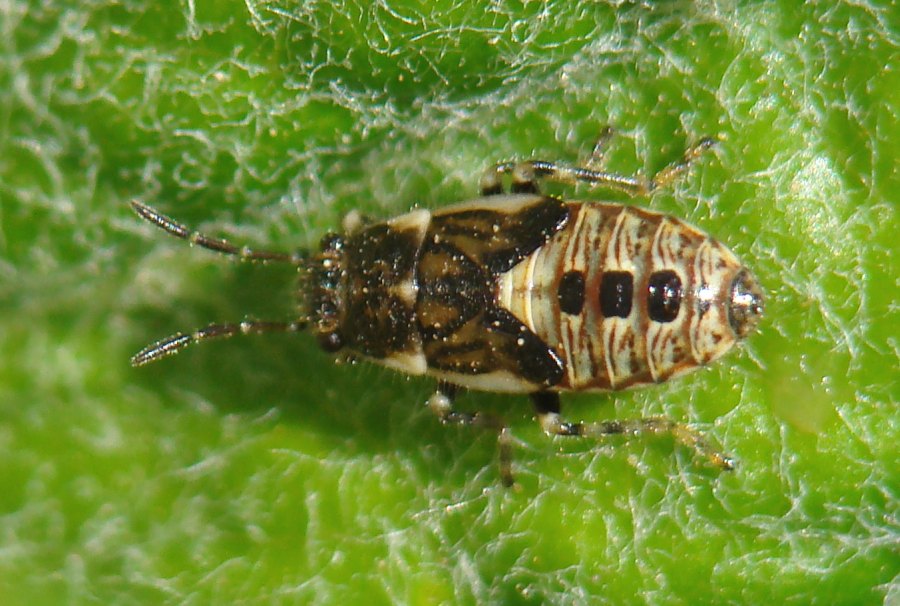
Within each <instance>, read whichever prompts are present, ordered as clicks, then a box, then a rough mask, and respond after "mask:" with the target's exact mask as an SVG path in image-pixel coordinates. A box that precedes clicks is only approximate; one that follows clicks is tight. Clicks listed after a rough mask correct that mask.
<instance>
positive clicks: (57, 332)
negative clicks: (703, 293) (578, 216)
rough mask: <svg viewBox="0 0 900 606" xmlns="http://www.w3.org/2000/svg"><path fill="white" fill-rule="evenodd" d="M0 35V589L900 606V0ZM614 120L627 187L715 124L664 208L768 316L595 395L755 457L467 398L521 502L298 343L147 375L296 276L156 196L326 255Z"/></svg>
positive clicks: (419, 416)
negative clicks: (566, 431)
mask: <svg viewBox="0 0 900 606" xmlns="http://www.w3.org/2000/svg"><path fill="white" fill-rule="evenodd" d="M0 24H2V37H3V38H2V43H0V44H2V64H0V461H2V463H0V602H2V603H3V604H44V603H62V602H66V603H84V604H110V603H115V604H141V603H160V602H164V603H190V604H207V603H219V604H227V603H273V602H274V603H311V602H312V601H313V600H314V599H315V600H316V601H317V602H318V603H335V604H338V603H339V604H347V603H357V602H363V601H364V602H365V603H367V604H388V603H409V604H439V603H453V602H458V603H476V602H477V603H509V604H518V603H522V604H541V603H546V602H550V603H604V602H606V603H652V604H703V603H710V604H723V603H755V604H760V603H766V602H772V603H785V602H794V603H810V602H813V601H818V602H819V603H830V604H872V603H881V602H882V601H886V602H888V603H894V604H897V603H900V555H898V551H897V546H898V541H900V530H898V525H900V522H898V518H900V512H898V491H900V478H898V468H900V465H898V460H900V454H898V439H900V431H898V425H900V424H898V415H897V405H898V400H900V388H898V373H900V371H898V343H900V328H898V327H900V317H898V316H900V313H898V304H897V295H896V293H897V292H898V290H897V289H898V286H900V284H898V275H900V270H898V265H897V250H898V240H897V203H898V191H900V179H898V173H897V171H898V169H897V158H898V141H900V133H898V108H900V103H898V96H900V76H898V65H900V52H898V14H897V9H896V7H893V8H891V5H890V3H882V4H881V5H879V4H876V3H873V2H853V3H851V2H818V3H816V2H813V3H808V4H804V5H803V6H801V5H800V3H792V2H791V3H788V2H784V3H781V2H746V3H741V2H727V1H722V2H698V3H689V2H668V3H659V4H658V5H654V6H647V5H641V6H635V5H630V4H621V5H618V6H617V5H615V4H612V5H606V4H594V3H590V2H568V1H546V2H508V3H507V2H462V1H460V0H454V1H452V2H443V1H439V2H414V1H411V0H394V1H392V2H378V3H372V4H371V5H370V4H368V3H360V2H358V1H357V0H343V1H341V0H334V1H329V2H288V1H287V0H272V1H262V2H260V1H258V0H247V1H246V2H236V1H232V2H224V1H222V2H218V1H213V0H188V1H185V2H179V3H176V2H160V3H156V2H138V1H132V0H125V1H119V2H108V1H106V0H97V1H95V2H90V3H88V2H82V3H77V2H69V3H65V2H61V1H57V2H46V3H37V2H22V1H20V0H11V1H8V2H4V3H2V5H0ZM607 123H612V124H614V125H616V126H617V127H618V128H619V130H620V131H621V136H620V137H619V138H618V139H616V141H615V143H614V145H613V148H612V154H611V159H610V163H611V167H612V168H614V169H617V170H621V171H623V172H633V171H635V170H638V169H640V170H643V171H644V172H652V171H654V170H657V169H659V168H660V167H662V166H664V165H665V164H666V163H668V162H669V161H671V160H672V159H674V158H676V157H677V156H678V155H679V154H680V152H681V151H682V150H683V149H684V147H685V146H686V145H687V144H689V143H690V142H692V141H696V140H697V139H698V138H699V137H700V136H702V135H706V134H712V135H716V136H718V137H719V138H720V139H721V141H722V143H721V145H720V146H719V147H718V149H717V150H716V151H715V152H714V153H712V154H710V155H708V156H706V157H705V158H704V159H703V160H702V161H701V162H699V163H698V165H697V167H696V169H695V170H694V171H693V172H692V174H691V175H690V176H689V177H688V178H686V179H684V180H682V181H681V182H679V183H678V184H677V185H676V186H674V187H673V188H669V189H668V190H666V191H663V192H660V193H658V194H657V195H654V196H653V198H652V200H636V203H639V204H645V205H649V206H651V207H652V208H654V209H658V210H662V211H666V212H671V213H673V214H676V215H678V216H680V217H683V218H685V219H686V220H688V221H690V222H691V223H694V224H696V225H698V226H699V227H701V228H702V229H704V230H706V231H708V232H710V233H712V234H714V235H716V236H717V237H719V238H720V239H721V240H723V241H724V242H725V243H726V244H728V245H729V246H731V247H732V248H733V249H734V250H735V252H736V253H737V254H738V255H739V256H740V257H741V258H742V259H744V261H745V262H746V263H747V264H748V265H750V266H751V267H752V268H753V269H754V271H755V272H756V274H757V275H758V276H759V278H760V280H761V282H762V283H763V285H764V287H765V289H766V291H767V294H768V299H767V303H768V305H767V316H766V318H765V320H764V323H763V324H762V326H761V330H760V332H759V334H757V335H755V336H753V337H752V338H751V339H750V340H749V341H748V342H747V344H746V346H745V347H743V348H741V349H740V351H738V352H737V353H735V354H732V355H731V356H729V357H728V358H726V359H725V360H723V361H722V362H721V363H718V364H717V365H715V366H713V367H712V368H710V369H709V370H706V371H703V372H700V373H697V374H695V375H692V376H691V377H689V378H686V379H682V380H679V381H676V382H673V383H671V384H666V385H662V386H659V387H656V388H653V389H647V390H642V391H636V392H629V393H624V394H616V395H615V396H613V395H588V396H585V395H580V396H573V397H570V398H568V399H567V402H568V406H567V411H568V413H569V415H570V416H571V417H573V418H586V419H607V418H628V417H634V416H640V415H667V416H669V417H671V418H675V419H683V420H689V421H691V422H692V423H694V424H695V425H696V427H698V428H700V429H702V430H703V431H705V432H708V433H709V434H710V435H711V436H713V437H714V438H715V440H717V441H718V442H720V443H722V444H723V445H724V446H725V449H726V450H727V451H728V452H729V453H732V454H734V455H735V456H736V457H737V458H738V459H739V461H740V467H739V468H738V470H737V471H736V472H735V473H732V474H719V473H717V472H715V471H713V470H710V469H707V468H706V467H704V466H703V465H702V464H701V463H699V462H698V461H696V460H695V459H694V458H693V457H692V455H691V453H690V452H688V451H686V450H685V449H683V448H681V447H678V446H676V445H674V444H673V443H672V441H671V440H666V439H657V440H632V441H630V442H627V443H625V442H622V441H620V440H610V441H609V442H606V443H604V444H601V445H595V444H591V443H587V442H581V441H577V440H568V441H566V440H564V439H557V440H551V439H548V438H546V437H545V436H543V434H541V432H540V431H539V430H538V428H537V427H536V424H534V423H533V422H532V421H531V412H530V407H529V405H528V403H527V400H526V399H525V398H521V397H502V396H498V395H493V394H470V395H467V396H465V397H464V398H462V399H461V402H460V405H461V406H462V407H463V408H466V409H470V410H476V409H487V410H492V411H495V412H499V413H502V414H504V416H506V418H507V419H508V421H509V422H510V423H511V424H512V427H513V433H514V436H515V437H516V440H517V443H516V447H515V471H516V474H517V479H518V482H519V485H518V489H517V490H504V489H503V488H502V487H501V486H500V484H499V481H498V474H497V467H496V456H495V443H494V440H493V438H492V437H491V436H489V435H486V434H479V433H477V432H475V433H472V432H468V431H466V430H463V429H453V428H444V427H441V426H440V425H439V424H438V423H437V422H436V421H435V420H434V419H433V418H432V416H431V415H430V413H429V412H428V411H427V410H426V409H425V408H424V406H422V403H423V402H424V401H425V399H426V398H427V396H428V395H429V392H430V387H431V386H430V385H429V382H428V381H424V380H407V379H405V378H403V377H402V376H400V375H397V374H394V373H391V372H389V371H386V370H382V369H379V368H375V367H373V366H370V365H365V364H361V365H346V364H345V365H335V364H334V363H332V361H331V359H330V358H329V357H328V356H327V355H325V354H322V353H320V352H319V351H318V350H317V348H316V346H315V344H314V343H313V340H312V339H311V338H309V337H308V336H301V337H296V336H283V335H282V336H269V337H258V338H242V339H234V340H231V341H229V342H220V343H215V344H209V345H206V346H201V347H197V348H195V349H192V350H190V351H188V352H185V353H184V354H182V355H181V356H178V357H176V358H173V359H171V360H166V361H164V362H162V363H159V364H156V365H152V366H149V367H146V368H142V369H132V368H130V367H129V366H128V358H129V356H130V355H131V354H132V353H134V352H135V351H136V350H137V349H139V348H140V347H142V346H143V345H145V344H146V343H148V342H150V341H153V340H155V339H156V338H159V337H161V336H164V335H166V334H169V333H172V332H174V331H176V330H180V329H189V328H193V327H197V326H200V325H203V324H205V323H207V322H208V321H211V320H238V319H241V318H242V317H244V316H245V315H247V314H249V315H250V316H252V317H258V318H271V319H283V318H287V317H290V316H291V314H292V313H293V309H294V308H293V303H294V297H295V294H294V292H293V291H294V288H295V287H294V275H293V272H292V271H291V270H290V269H286V268H283V267H276V266H266V267H258V266H242V265H239V264H237V263H233V262H228V261H224V260H223V259H220V258H218V257H216V256H215V255H213V254H212V253H208V252H205V251H199V250H191V249H189V247H188V246H187V245H185V244H184V243H183V242H179V241H177V240H175V239H172V238H169V237H167V236H165V235H164V234H163V233H162V232H159V231H158V230H155V229H154V228H152V227H150V226H148V225H147V224H145V223H143V222H141V221H140V220H139V219H138V218H137V217H136V216H135V215H134V214H133V213H131V212H130V210H129V208H128V206H127V202H128V201H129V200H130V199H133V198H139V199H142V200H145V201H147V202H150V203H152V204H154V205H156V206H157V207H158V208H160V209H161V210H162V211H164V212H166V213H168V214H170V215H172V216H174V217H177V218H178V219H179V220H182V221H184V222H186V223H188V224H190V225H194V226H201V227H203V229H204V230H206V231H208V232H211V233H214V234H219V235H225V236H228V237H230V238H233V239H234V240H235V241H238V242H241V243H252V244H255V245H257V246H270V247H272V248H276V249H291V248H295V247H306V246H310V245H313V244H315V242H317V240H318V239H319V238H320V237H321V236H322V235H323V234H324V233H325V232H326V231H327V230H328V229H334V228H336V227H337V226H339V224H340V219H341V217H342V216H343V215H344V214H345V213H346V212H348V211H350V210H351V209H359V210H361V211H362V212H364V213H366V214H369V215H372V216H390V215H393V214H397V213H400V212H402V211H405V210H407V209H408V208H410V207H412V206H413V205H422V206H425V207H438V206H441V205H444V204H447V203H450V202H454V201H459V200H461V199H465V198H467V197H472V196H474V195H475V194H476V192H477V181H478V177H479V176H480V173H481V171H482V170H483V169H484V168H485V167H486V166H488V165H489V164H490V163H492V162H494V161H497V160H502V159H509V158H516V157H519V158H525V157H531V156H537V157H542V158H548V159H562V160H567V161H575V160H576V159H577V158H579V157H583V156H584V155H585V154H586V153H588V152H589V150H590V147H591V145H592V143H593V139H594V137H595V136H596V134H597V133H598V132H599V129H600V127H601V126H602V125H604V124H607ZM548 189H549V190H550V191H552V192H554V193H558V194H564V195H566V196H570V197H579V198H587V199H610V198H612V199H617V200H618V199H621V198H620V197H618V196H615V195H612V194H610V193H608V192H603V191H590V190H588V189H586V188H582V187H578V188H570V187H559V186H553V187H548Z"/></svg>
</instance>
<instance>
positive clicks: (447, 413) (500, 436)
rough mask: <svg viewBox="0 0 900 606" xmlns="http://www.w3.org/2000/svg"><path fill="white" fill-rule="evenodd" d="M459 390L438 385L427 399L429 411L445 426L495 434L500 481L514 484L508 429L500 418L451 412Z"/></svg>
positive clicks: (450, 386)
mask: <svg viewBox="0 0 900 606" xmlns="http://www.w3.org/2000/svg"><path fill="white" fill-rule="evenodd" d="M458 392H459V388H458V387H457V386H456V385H451V384H450V383H445V382H443V381H441V382H439V383H438V387H437V391H435V392H434V394H433V395H432V396H431V397H430V398H429V399H428V408H430V409H431V412H433V413H434V414H435V415H436V416H437V417H438V418H439V419H440V420H441V423H444V424H445V425H465V426H467V427H483V428H485V429H490V430H492V431H496V432H497V445H498V447H499V448H500V481H501V482H502V483H503V485H504V486H506V487H509V486H512V485H513V484H514V483H515V480H513V474H512V444H511V437H510V433H509V428H508V427H507V426H506V423H505V422H504V421H503V419H501V418H500V417H497V416H494V415H487V414H482V413H475V414H470V413H467V412H459V411H456V410H453V400H454V399H455V398H456V394H457V393H458Z"/></svg>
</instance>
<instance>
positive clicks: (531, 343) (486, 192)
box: [132, 128, 763, 485]
mask: <svg viewBox="0 0 900 606" xmlns="http://www.w3.org/2000/svg"><path fill="white" fill-rule="evenodd" d="M611 133H612V131H611V129H609V128H607V129H605V130H604V131H603V134H602V135H601V137H600V140H599V142H598V143H597V145H596V146H595V147H594V151H593V154H592V155H591V158H590V160H589V161H588V162H586V163H585V164H584V165H583V166H568V165H563V164H559V163H555V162H547V161H543V160H530V161H526V162H518V163H517V162H507V163H501V164H497V165H495V166H493V167H492V168H490V169H489V170H488V171H487V172H486V173H485V175H484V177H483V178H482V181H481V190H482V194H483V197H482V198H478V199H475V200H471V201H468V202H463V203H461V204H457V205H454V206H450V207H447V208H443V209H440V210H437V211H428V210H423V209H418V210H414V211H412V212H410V213H407V214H405V215H401V216H398V217H396V218H393V219H390V220H387V221H382V222H375V223H369V224H364V223H362V222H361V221H360V220H359V219H358V217H352V218H348V219H349V220H348V221H346V227H345V230H344V233H342V234H328V235H326V236H325V237H324V238H323V239H322V242H321V245H320V248H319V250H318V251H316V252H314V253H311V254H307V253H295V254H287V253H280V252H268V251H257V250H252V249H249V248H246V247H243V248H242V247H237V246H235V245H233V244H231V243H229V242H227V241H224V240H220V239H217V238H212V237H209V236H206V235H203V234H201V233H199V232H195V231H192V230H190V229H188V228H186V227H184V226H183V225H180V224H178V223H176V222H175V221H173V220H172V219H170V218H168V217H166V216H164V215H162V214H160V213H158V212H157V211H155V210H153V209H152V208H150V207H148V206H146V205H144V204H142V203H140V202H136V201H135V202H133V203H132V205H133V207H134V209H135V211H136V212H137V213H138V214H139V215H140V216H141V217H143V218H144V219H146V220H148V221H149V222H151V223H153V224H155V225H157V226H158V227H160V228H162V229H164V230H165V231H167V232H168V233H170V234H172V235H174V236H176V237H179V238H182V239H185V240H189V241H190V242H191V243H193V244H197V245H199V246H202V247H204V248H208V249H211V250H214V251H217V252H221V253H225V254H229V255H234V256H237V257H239V258H240V259H242V260H246V261H261V262H267V261H277V262H285V263H292V264H294V265H296V266H298V267H299V268H300V269H301V270H302V273H303V274H304V276H305V278H304V280H303V284H305V290H304V292H303V293H302V295H303V296H302V298H303V300H304V305H303V306H302V309H301V313H300V314H299V317H298V318H297V319H295V320H293V321H289V322H258V321H245V322H240V323H235V324H212V325H210V326H207V327H206V328H202V329H200V330H197V331H195V332H193V333H190V334H182V333H178V334H176V335H173V336H171V337H168V338H166V339H163V340H162V341H159V342H157V343H155V344H153V345H150V346H149V347H147V348H145V349H144V350H142V351H141V352H139V353H138V354H136V355H135V356H134V357H133V358H132V364H133V365H135V366H140V365H143V364H146V363H148V362H151V361H154V360H158V359H160V358H163V357H165V356H169V355H172V354H174V353H176V352H178V351H180V350H182V349H184V348H185V347H186V346H188V345H190V344H191V343H196V342H199V341H204V340H207V339H210V338H213V337H228V336H233V335H236V334H249V333H264V332H276V331H282V332H285V331H289V332H295V331H300V330H303V329H305V328H309V329H311V331H312V332H313V333H314V334H315V336H316V337H317V339H318V341H319V344H320V345H321V346H322V348H323V349H325V350H327V351H330V352H336V351H339V350H345V351H348V352H350V353H352V354H354V355H358V356H362V357H364V358H366V359H369V360H371V361H373V362H376V363H378V364H381V365H383V366H386V367H389V368H393V369H395V370H399V371H401V372H404V373H407V374H409V375H430V376H432V377H435V378H436V379H437V380H438V388H437V391H436V392H435V394H434V395H433V396H432V397H431V398H430V399H429V400H428V406H429V407H430V408H431V410H432V411H433V412H434V413H435V414H436V415H437V416H438V417H440V419H441V420H442V421H443V422H445V423H454V424H461V425H470V426H482V427H488V428H491V429H493V430H495V431H497V432H498V434H499V438H500V439H499V443H500V462H501V476H502V479H503V482H504V484H507V485H509V484H512V482H513V479H512V472H511V465H510V447H509V434H508V430H507V428H506V425H505V423H504V422H503V421H502V420H501V419H500V418H498V417H494V416H490V415H483V414H469V413H464V412H459V411H456V410H454V409H453V400H454V398H455V396H456V394H457V392H458V390H459V389H460V388H466V389H476V390H484V391H497V392H512V393H527V394H529V395H530V397H531V399H532V401H533V403H534V405H535V408H536V410H537V415H538V420H539V422H540V424H541V426H542V428H543V429H544V430H545V431H546V432H547V433H549V434H554V435H564V436H588V437H594V438H599V437H601V436H606V435H610V434H627V435H633V434H639V433H654V434H655V433H669V434H671V435H673V436H674V437H675V439H676V440H678V441H679V442H681V443H684V444H686V445H688V446H690V447H692V448H693V449H694V450H695V451H697V452H698V453H699V454H700V455H702V456H703V457H705V458H706V459H708V460H709V461H710V462H712V463H713V464H714V465H715V466H717V467H719V468H722V469H732V468H733V466H734V462H733V460H732V459H731V458H730V457H728V456H726V455H724V454H722V453H720V452H719V451H717V450H716V449H714V448H713V447H711V446H710V445H709V443H708V442H707V441H706V440H705V439H704V438H703V437H702V436H701V435H700V434H698V433H697V432H695V431H694V430H692V429H690V428H689V427H687V426H686V425H683V424H681V423H676V422H673V421H670V420H666V419H660V418H648V419H630V420H623V421H606V422H600V423H571V422H568V421H565V420H564V419H563V418H562V417H561V416H560V393H561V392H565V391H607V390H618V389H625V388H629V387H634V386H640V385H645V384H650V383H659V382H662V381H666V380H668V379H670V378H672V377H675V376H678V375H681V374H684V373H685V372H688V371H691V370H694V369H696V368H698V367H700V366H703V365H705V364H708V363H709V362H711V361H713V360H715V359H717V358H719V357H721V356H722V355H723V354H724V353H725V352H727V351H728V350H729V349H731V347H732V346H733V345H734V344H735V343H736V342H738V341H740V340H741V339H743V338H744V337H746V336H747V335H748V334H750V333H751V332H753V330H754V329H755V327H756V325H757V323H758V321H759V318H760V317H761V314H762V311H763V304H762V294H761V291H760V288H759V286H758V284H757V282H756V280H755V278H754V277H753V275H752V274H751V273H750V271H749V270H748V269H746V268H745V267H744V266H743V265H742V264H741V263H740V262H739V261H738V259H737V258H736V257H735V256H734V254H732V253H731V252H730V251H729V250H728V249H727V248H726V247H725V246H723V245H722V244H721V243H719V242H718V241H717V240H715V239H713V238H711V237H710V236H708V235H707V234H705V233H703V232H702V231H700V230H698V229H696V228H694V227H692V226H690V225H688V224H686V223H684V222H683V221H681V220H679V219H676V218H674V217H671V216H668V215H664V214H661V213H658V212H654V211H650V210H645V209H640V208H636V207H633V206H628V205H623V204H618V203H606V202H566V201H563V200H561V199H557V198H553V197H548V196H544V195H541V194H540V193H539V189H538V180H539V179H551V180H556V181H562V182H568V183H574V182H576V181H581V182H586V183H590V184H594V185H600V186H605V187H610V188H614V189H618V190H621V191H624V192H627V193H628V194H632V195H633V194H646V193H649V192H651V191H653V190H654V189H656V188H657V187H660V186H663V185H667V184H669V183H670V182H672V181H673V180H674V179H675V178H676V177H678V176H679V175H681V174H683V173H684V172H686V170H687V169H688V167H689V166H690V164H691V163H692V161H693V160H694V159H695V158H697V157H698V156H699V155H700V154H701V153H702V152H703V151H704V150H705V149H707V148H709V147H711V146H712V144H713V141H712V140H711V139H703V140H701V141H700V142H699V143H698V144H697V145H695V146H693V147H691V148H689V149H688V150H687V151H686V152H685V154H684V156H683V157H682V158H681V159H680V160H678V161H677V162H674V163H673V164H671V165H669V166H668V167H666V168H665V169H663V170H662V171H660V172H659V173H657V174H656V175H655V176H654V177H653V178H652V179H642V178H640V177H638V176H623V175H619V174H615V173H611V172H607V171H606V170H605V169H604V168H603V159H604V158H603V152H604V148H605V144H606V142H607V141H608V140H609V137H610V135H611ZM504 175H510V176H511V181H512V184H511V191H510V193H504V192H503V188H502V178H503V176H504Z"/></svg>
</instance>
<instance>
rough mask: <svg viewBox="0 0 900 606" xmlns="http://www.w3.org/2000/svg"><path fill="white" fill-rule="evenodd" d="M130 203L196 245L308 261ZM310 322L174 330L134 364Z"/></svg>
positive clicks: (250, 256)
mask: <svg viewBox="0 0 900 606" xmlns="http://www.w3.org/2000/svg"><path fill="white" fill-rule="evenodd" d="M131 207H132V208H133V209H134V212H136V213H137V214H138V216H140V217H141V218H142V219H144V220H145V221H148V222H150V223H152V224H153V225H156V226H157V227H159V228H160V229H162V230H163V231H165V232H166V233H168V234H170V235H172V236H175V237H176V238H180V239H182V240H187V241H188V242H190V243H191V244H196V245H197V246H200V247H202V248H206V249H209V250H212V251H215V252H218V253H222V254H226V255H232V256H235V257H238V258H239V259H240V260H241V261H251V262H261V263H267V262H270V261H275V262H279V263H290V264H292V265H296V266H301V265H303V264H304V262H305V261H306V255H305V254H304V253H301V252H297V253H293V254H289V253H282V252H273V251H267V250H253V249H251V248H249V247H247V246H241V247H239V246H235V245H234V244H232V243H230V242H228V241H227V240H222V239H220V238H213V237H211V236H207V235H204V234H202V233H200V232H198V231H194V230H192V229H189V228H188V227H186V226H184V225H182V224H181V223H178V222H176V221H174V220H172V219H171V218H169V217H167V216H166V215H164V214H162V213H160V212H159V211H157V210H156V209H154V208H151V207H150V206H147V205H146V204H143V203H142V202H138V201H137V200H132V202H131ZM307 324H308V321H307V320H306V319H302V320H295V321H293V322H269V321H250V320H245V321H243V322H233V323H229V324H210V325H209V326H207V327H205V328H201V329H198V330H195V331H194V332H192V333H190V334H185V333H182V332H179V333H175V334H174V335H172V336H169V337H166V338H165V339H162V340H161V341H157V342H156V343H153V344H152V345H148V346H147V347H145V348H144V349H142V350H141V351H139V352H138V353H136V354H135V355H134V356H132V358H131V365H132V366H143V365H145V364H149V363H150V362H155V361H156V360H160V359H162V358H167V357H169V356H173V355H175V354H177V353H178V352H180V351H181V350H183V349H184V348H186V347H187V346H189V345H192V344H194V343H199V342H201V341H207V340H209V339H218V338H228V337H233V336H235V335H250V334H253V335H258V334H262V333H270V332H300V331H302V330H303V329H304V328H306V326H307Z"/></svg>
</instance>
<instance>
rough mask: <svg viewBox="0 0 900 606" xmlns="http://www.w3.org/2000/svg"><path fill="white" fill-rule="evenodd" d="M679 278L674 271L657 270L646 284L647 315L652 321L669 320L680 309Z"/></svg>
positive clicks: (674, 316) (680, 291)
mask: <svg viewBox="0 0 900 606" xmlns="http://www.w3.org/2000/svg"><path fill="white" fill-rule="evenodd" d="M682 294H683V289H682V286H681V278H679V277H678V274H676V273H675V272H674V271H671V270H665V271H657V272H654V273H653V274H651V275H650V281H649V282H648V284H647V315H649V316H650V319H651V320H653V321H654V322H671V321H672V320H674V319H675V318H676V317H677V316H678V310H679V309H681V296H682Z"/></svg>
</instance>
